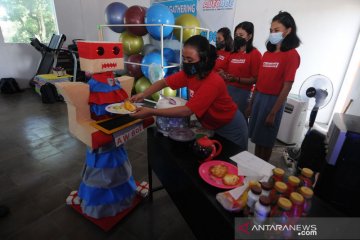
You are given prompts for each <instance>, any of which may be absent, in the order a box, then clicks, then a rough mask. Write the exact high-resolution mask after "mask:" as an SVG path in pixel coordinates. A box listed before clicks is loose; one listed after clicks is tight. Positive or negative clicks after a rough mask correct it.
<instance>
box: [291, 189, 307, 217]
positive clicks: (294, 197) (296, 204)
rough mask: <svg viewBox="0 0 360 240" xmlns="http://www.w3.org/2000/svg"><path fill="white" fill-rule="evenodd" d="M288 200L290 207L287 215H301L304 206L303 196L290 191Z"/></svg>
mask: <svg viewBox="0 0 360 240" xmlns="http://www.w3.org/2000/svg"><path fill="white" fill-rule="evenodd" d="M290 201H291V203H292V207H291V210H290V212H289V217H294V218H299V217H301V216H302V213H303V208H304V197H303V196H302V195H301V194H300V193H297V192H292V193H291V194H290Z"/></svg>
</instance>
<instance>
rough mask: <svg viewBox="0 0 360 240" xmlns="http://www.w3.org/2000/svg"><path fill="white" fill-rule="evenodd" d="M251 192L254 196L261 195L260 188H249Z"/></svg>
mask: <svg viewBox="0 0 360 240" xmlns="http://www.w3.org/2000/svg"><path fill="white" fill-rule="evenodd" d="M250 189H251V192H252V193H254V194H255V195H260V194H261V187H259V186H257V185H254V186H251V188H250Z"/></svg>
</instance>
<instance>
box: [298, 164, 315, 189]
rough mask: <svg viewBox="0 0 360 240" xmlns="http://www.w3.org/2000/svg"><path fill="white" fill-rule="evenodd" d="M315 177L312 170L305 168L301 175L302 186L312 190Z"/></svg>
mask: <svg viewBox="0 0 360 240" xmlns="http://www.w3.org/2000/svg"><path fill="white" fill-rule="evenodd" d="M313 176H314V172H313V171H312V170H311V169H310V168H303V169H301V173H300V175H299V178H300V180H301V184H300V186H304V187H308V188H312V185H313V181H312V177H313Z"/></svg>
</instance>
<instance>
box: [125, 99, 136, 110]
mask: <svg viewBox="0 0 360 240" xmlns="http://www.w3.org/2000/svg"><path fill="white" fill-rule="evenodd" d="M124 108H125V109H126V110H128V111H129V112H134V111H135V110H136V106H135V105H134V104H132V103H131V102H130V101H129V100H125V102H124Z"/></svg>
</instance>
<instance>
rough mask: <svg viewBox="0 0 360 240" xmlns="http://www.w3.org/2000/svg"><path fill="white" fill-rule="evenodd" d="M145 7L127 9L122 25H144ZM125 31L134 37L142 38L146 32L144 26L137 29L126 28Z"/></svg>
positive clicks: (136, 6)
mask: <svg viewBox="0 0 360 240" xmlns="http://www.w3.org/2000/svg"><path fill="white" fill-rule="evenodd" d="M146 9H147V8H145V7H141V6H138V5H134V6H131V7H129V8H128V10H127V11H126V13H125V17H124V23H125V24H144V23H145V13H146ZM126 30H127V31H128V32H130V33H132V34H134V35H136V36H144V35H145V34H147V30H146V27H145V26H139V27H130V26H128V27H126Z"/></svg>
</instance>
